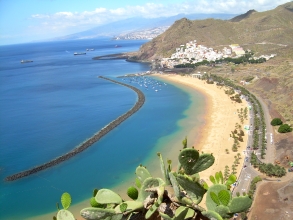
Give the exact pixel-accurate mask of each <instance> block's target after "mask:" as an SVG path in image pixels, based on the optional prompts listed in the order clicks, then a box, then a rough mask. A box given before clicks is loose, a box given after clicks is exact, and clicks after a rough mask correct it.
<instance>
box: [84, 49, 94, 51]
mask: <svg viewBox="0 0 293 220" xmlns="http://www.w3.org/2000/svg"><path fill="white" fill-rule="evenodd" d="M94 50H95V49H86V51H94Z"/></svg>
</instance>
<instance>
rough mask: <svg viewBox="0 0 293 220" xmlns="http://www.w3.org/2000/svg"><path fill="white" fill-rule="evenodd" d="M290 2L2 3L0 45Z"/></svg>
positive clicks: (135, 0) (74, 0)
mask: <svg viewBox="0 0 293 220" xmlns="http://www.w3.org/2000/svg"><path fill="white" fill-rule="evenodd" d="M289 1H290V0H0V45H6V44H17V43H25V42H32V41H45V40H48V39H52V38H54V37H61V36H65V35H68V34H73V33H77V32H81V31H85V30H88V29H91V28H94V27H97V26H100V25H103V24H107V23H110V22H114V21H117V20H123V19H127V18H131V17H137V16H141V17H146V18H155V17H168V16H173V15H177V14H181V13H184V14H195V13H198V14H210V13H225V14H243V13H245V12H247V11H248V10H250V9H255V10H256V11H259V12H261V11H266V10H271V9H274V8H275V7H277V6H278V5H281V4H284V3H286V2H289Z"/></svg>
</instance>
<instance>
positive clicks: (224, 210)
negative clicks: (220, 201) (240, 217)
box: [215, 205, 233, 219]
mask: <svg viewBox="0 0 293 220" xmlns="http://www.w3.org/2000/svg"><path fill="white" fill-rule="evenodd" d="M215 212H217V213H218V214H219V215H220V216H221V217H222V218H224V219H226V218H228V219H230V218H231V217H232V216H233V214H231V213H230V210H229V208H228V207H227V206H223V205H219V206H217V208H216V210H215Z"/></svg>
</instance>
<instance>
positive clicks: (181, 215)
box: [174, 206, 195, 220]
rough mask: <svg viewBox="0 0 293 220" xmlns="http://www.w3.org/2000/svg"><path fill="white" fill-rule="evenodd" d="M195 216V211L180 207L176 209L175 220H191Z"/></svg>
mask: <svg viewBox="0 0 293 220" xmlns="http://www.w3.org/2000/svg"><path fill="white" fill-rule="evenodd" d="M194 214H195V211H194V210H193V209H190V208H187V207H184V206H179V207H178V209H176V212H175V217H174V220H175V219H176V220H183V219H189V218H192V217H193V216H194Z"/></svg>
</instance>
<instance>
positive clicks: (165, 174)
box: [157, 153, 170, 185]
mask: <svg viewBox="0 0 293 220" xmlns="http://www.w3.org/2000/svg"><path fill="white" fill-rule="evenodd" d="M157 155H158V156H159V158H160V167H161V172H162V174H163V176H164V179H165V182H166V184H167V185H170V180H169V175H168V173H167V171H166V168H165V163H164V160H163V157H162V154H161V153H157Z"/></svg>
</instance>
